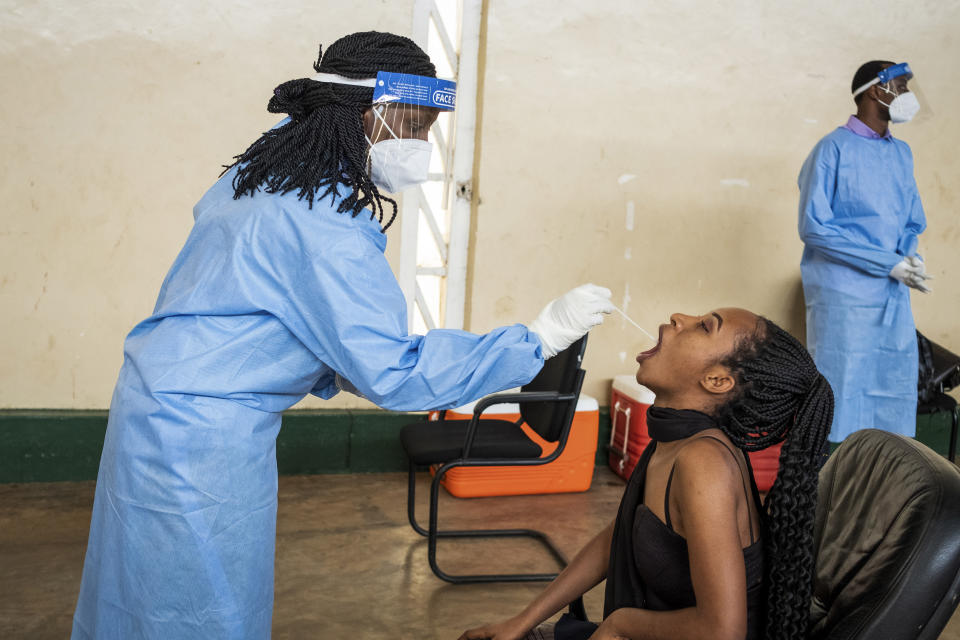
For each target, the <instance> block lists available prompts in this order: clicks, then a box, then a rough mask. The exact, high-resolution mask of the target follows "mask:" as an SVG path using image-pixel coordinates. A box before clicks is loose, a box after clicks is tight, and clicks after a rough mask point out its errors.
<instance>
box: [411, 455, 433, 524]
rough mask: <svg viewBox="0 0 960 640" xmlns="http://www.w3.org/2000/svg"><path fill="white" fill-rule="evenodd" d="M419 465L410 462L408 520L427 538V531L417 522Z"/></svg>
mask: <svg viewBox="0 0 960 640" xmlns="http://www.w3.org/2000/svg"><path fill="white" fill-rule="evenodd" d="M416 496H417V465H416V464H414V463H413V461H411V462H410V472H409V474H408V478H407V520H409V521H410V526H411V527H413V530H414V531H416V532H417V533H419V534H420V535H422V536H423V537H424V538H426V537H427V535H428V534H427V530H426V529H424V528H423V527H421V526H420V524H419V523H418V522H417V513H416V511H417V497H416Z"/></svg>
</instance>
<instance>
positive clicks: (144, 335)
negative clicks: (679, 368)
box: [72, 32, 612, 640]
mask: <svg viewBox="0 0 960 640" xmlns="http://www.w3.org/2000/svg"><path fill="white" fill-rule="evenodd" d="M314 69H315V71H316V72H317V75H316V76H313V77H312V78H302V79H298V80H292V81H290V82H286V83H284V84H281V85H280V86H279V87H277V88H276V90H275V91H274V95H273V97H272V98H271V100H270V104H269V107H268V109H269V111H271V112H274V113H286V114H288V115H289V118H288V119H286V120H284V121H283V122H281V123H280V124H279V125H278V126H277V127H275V128H274V129H272V130H270V131H268V132H266V133H265V134H263V136H262V137H261V138H259V139H258V140H257V141H256V142H254V143H253V144H252V145H251V146H250V147H249V148H248V149H247V150H246V152H244V153H243V154H242V155H240V156H238V158H237V162H236V163H235V164H234V165H233V166H232V167H230V168H229V170H228V171H227V172H226V173H225V174H224V175H223V176H222V177H221V178H220V180H219V181H218V182H216V184H214V185H213V187H211V188H210V190H209V191H208V192H207V193H206V194H205V195H204V196H203V197H202V198H201V199H200V201H199V202H198V203H197V205H196V207H195V208H194V218H195V224H194V227H193V230H192V231H191V233H190V236H189V238H188V239H187V242H186V245H185V246H184V248H183V250H182V251H181V252H180V254H179V255H178V256H177V258H176V261H175V262H174V264H173V266H172V267H171V269H170V272H169V273H168V274H167V277H166V280H165V281H164V283H163V286H162V288H161V290H160V295H159V298H158V300H157V303H156V307H155V309H154V312H153V314H152V315H151V316H150V317H149V318H147V319H146V320H144V321H143V322H141V323H140V324H138V325H137V326H136V327H134V329H133V330H132V331H131V332H130V334H129V336H128V337H127V340H126V342H125V345H124V363H123V367H122V369H121V370H120V375H119V380H118V382H117V386H116V389H115V391H114V395H113V399H112V402H111V407H110V419H109V425H108V427H107V434H106V441H105V442H104V448H103V455H102V458H101V462H100V471H99V475H98V478H97V488H96V498H95V502H94V507H93V515H92V520H91V524H90V537H89V543H88V546H87V553H86V559H85V562H84V568H83V580H82V585H81V589H80V596H79V601H78V603H77V608H76V613H75V615H74V624H73V636H72V637H73V638H74V639H86V638H98V639H106V638H109V639H118V640H120V639H122V640H135V639H139V638H151V639H156V640H178V639H182V638H191V639H203V640H217V639H265V638H269V637H270V628H271V615H272V608H273V560H274V538H275V527H276V511H277V463H276V450H275V444H276V437H277V433H278V431H279V429H280V416H281V412H282V411H283V410H284V409H287V408H288V407H290V406H291V405H293V404H294V403H296V402H297V401H298V400H300V399H301V398H303V397H304V396H305V395H306V394H308V393H312V394H315V395H317V396H319V397H321V398H330V397H332V396H334V395H336V394H337V392H338V391H339V390H341V389H347V390H349V391H352V392H355V393H357V394H358V395H362V396H364V397H366V398H368V399H370V400H371V401H372V402H374V403H376V404H377V405H379V406H381V407H384V408H387V409H393V410H401V411H403V410H422V409H430V408H436V407H454V406H457V405H460V404H463V403H465V402H468V401H471V400H474V399H476V398H478V397H480V396H483V395H485V394H488V393H492V392H496V391H500V390H503V389H507V388H511V387H516V386H518V385H522V384H524V383H526V382H528V381H530V380H531V379H532V378H533V377H534V376H535V375H536V373H537V372H538V371H539V370H540V368H541V367H542V365H543V361H544V358H548V357H550V356H552V355H554V354H555V353H557V352H558V351H560V350H562V349H564V348H565V347H566V346H568V345H569V344H571V343H572V342H573V341H575V340H576V339H578V338H579V337H580V336H582V335H583V334H584V333H586V332H587V331H588V330H589V329H590V328H591V327H593V326H595V325H597V324H599V323H600V322H601V319H602V314H603V313H609V312H610V311H611V310H612V307H611V306H610V301H609V296H610V292H609V291H608V290H606V289H603V288H602V287H596V286H593V285H584V286H582V287H578V288H576V289H574V290H573V291H571V292H570V293H568V294H566V295H564V296H562V297H560V298H558V299H556V300H554V301H553V302H551V303H550V304H549V305H547V307H546V308H545V309H544V311H543V312H541V314H540V315H539V316H538V317H537V319H535V320H534V322H533V323H531V324H530V325H529V326H524V325H522V324H515V325H513V326H508V327H501V328H499V329H496V330H494V331H491V332H490V333H488V334H486V335H475V334H472V333H467V332H464V331H453V330H435V331H430V332H428V333H427V334H426V335H410V334H408V333H407V318H406V303H405V301H404V297H403V294H402V293H401V291H400V289H399V287H398V285H397V282H396V279H395V278H394V276H393V274H392V272H391V270H390V267H389V266H388V264H387V261H386V259H385V258H384V253H383V251H384V247H385V246H386V236H385V235H384V231H385V229H386V228H387V227H389V226H390V223H391V222H392V221H393V217H394V216H395V214H396V205H395V202H394V201H393V200H391V199H389V198H388V197H387V196H385V195H383V193H384V192H385V191H389V192H397V191H400V190H402V189H404V188H406V187H408V186H411V185H414V184H416V183H419V182H423V181H425V180H426V178H427V167H428V165H429V160H430V143H429V142H427V132H428V131H429V129H430V125H431V124H432V123H433V122H434V120H435V119H436V118H437V115H438V110H439V109H451V108H453V105H454V101H455V93H454V91H455V88H454V86H453V83H452V82H449V81H443V80H438V79H437V78H436V71H435V69H434V66H433V64H432V63H431V62H430V59H429V58H428V57H427V55H426V54H425V53H424V52H423V51H422V50H421V49H420V48H419V47H417V45H416V44H414V43H413V42H412V41H411V40H409V39H407V38H403V37H400V36H395V35H391V34H387V33H376V32H367V33H356V34H353V35H350V36H346V37H344V38H342V39H340V40H338V41H336V42H335V43H334V44H332V45H331V46H330V47H329V48H328V49H327V51H326V53H325V54H323V55H322V56H321V58H320V60H319V61H318V62H317V63H316V64H315V65H314ZM384 203H388V204H389V205H390V206H391V209H392V211H393V215H392V216H391V217H390V219H389V220H388V221H387V223H386V224H383V226H382V227H381V224H382V221H383V217H384V216H383V214H384Z"/></svg>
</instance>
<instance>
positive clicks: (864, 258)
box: [797, 140, 903, 277]
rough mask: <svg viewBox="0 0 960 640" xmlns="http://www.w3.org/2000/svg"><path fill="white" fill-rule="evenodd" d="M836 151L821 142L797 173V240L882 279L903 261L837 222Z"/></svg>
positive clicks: (831, 143) (827, 143) (832, 146)
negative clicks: (851, 232)
mask: <svg viewBox="0 0 960 640" xmlns="http://www.w3.org/2000/svg"><path fill="white" fill-rule="evenodd" d="M839 154H840V152H839V149H838V148H837V146H836V145H835V144H834V143H833V142H832V141H830V140H821V141H820V143H819V144H817V146H816V147H814V149H813V151H812V152H810V155H809V156H808V157H807V160H806V161H805V162H804V163H803V168H802V169H801V170H800V177H799V179H798V181H797V182H798V184H799V186H800V211H799V222H798V230H799V232H800V239H801V240H803V242H804V244H805V245H806V246H808V247H812V248H813V249H815V250H816V251H818V252H820V253H822V254H823V255H825V256H826V257H828V258H830V259H831V260H834V261H836V262H840V263H842V264H845V265H847V266H849V267H853V268H855V269H859V270H860V271H864V272H866V273H868V274H870V275H873V276H877V277H886V276H889V275H890V270H891V269H893V267H894V266H895V265H896V264H897V263H898V262H900V261H901V260H902V259H903V256H901V255H899V254H898V253H896V252H894V251H887V250H884V249H882V248H879V247H875V246H870V245H869V244H865V243H864V242H862V241H860V240H858V239H856V238H854V237H852V236H851V234H850V233H849V232H848V231H847V230H846V229H844V228H843V226H842V225H840V224H838V223H837V219H836V216H835V215H834V211H833V208H832V206H831V201H832V200H833V194H834V192H835V190H836V187H837V164H838V161H839Z"/></svg>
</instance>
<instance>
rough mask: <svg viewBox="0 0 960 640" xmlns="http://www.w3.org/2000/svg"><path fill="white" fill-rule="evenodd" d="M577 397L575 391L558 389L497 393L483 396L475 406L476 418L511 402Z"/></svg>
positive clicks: (474, 413)
mask: <svg viewBox="0 0 960 640" xmlns="http://www.w3.org/2000/svg"><path fill="white" fill-rule="evenodd" d="M576 397H577V394H575V393H560V392H558V391H516V392H514V393H497V394H495V395H492V396H487V397H486V398H481V399H480V400H479V401H478V402H477V404H476V406H474V408H473V415H474V417H475V418H477V417H480V414H481V413H483V412H484V411H486V410H487V409H488V408H489V407H492V406H494V405H497V404H507V403H510V402H518V403H519V402H569V401H570V400H573V399H575V398H576Z"/></svg>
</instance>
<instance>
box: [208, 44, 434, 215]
mask: <svg viewBox="0 0 960 640" xmlns="http://www.w3.org/2000/svg"><path fill="white" fill-rule="evenodd" d="M313 68H314V70H315V71H317V72H318V73H332V74H336V75H340V76H344V77H347V78H355V79H359V78H372V77H375V76H376V75H377V72H378V71H389V72H396V73H410V74H415V75H420V76H429V77H436V75H437V71H436V68H435V67H434V66H433V63H432V62H430V58H429V56H427V54H426V53H424V52H423V50H422V49H421V48H420V47H418V46H417V45H416V43H414V42H413V40H410V39H409V38H405V37H403V36H398V35H394V34H391V33H380V32H377V31H366V32H362V33H354V34H351V35H348V36H344V37H343V38H340V39H339V40H337V41H336V42H334V43H333V44H331V45H330V46H329V47H327V51H326V53H324V52H323V48H322V47H321V48H320V53H319V55H318V58H317V61H316V62H315V63H314V65H313ZM372 102H373V89H372V88H370V87H360V86H354V85H345V84H333V83H329V82H319V81H316V80H311V79H309V78H300V79H297V80H290V81H288V82H284V83H283V84H281V85H280V86H278V87H277V88H276V89H274V90H273V97H272V98H270V102H269V104H268V105H267V111H269V112H270V113H286V114H288V115H289V116H290V121H289V122H287V123H286V124H284V125H282V126H280V127H276V128H274V129H271V130H270V131H267V132H266V133H264V134H263V135H262V136H261V137H260V138H259V139H258V140H257V141H256V142H254V143H253V144H251V145H250V146H249V147H248V148H247V150H246V151H244V152H243V153H242V154H240V155H238V156H235V157H234V162H233V164H230V165H226V167H225V169H224V173H226V171H229V170H230V169H231V168H232V167H234V166H238V165H239V168H238V169H237V174H236V176H235V177H234V179H233V190H234V194H233V197H234V198H235V199H238V198H240V197H242V196H244V195H250V196H252V195H253V194H255V193H256V192H257V191H259V190H260V188H261V187H262V188H263V190H264V191H266V192H267V193H280V194H286V193H289V192H290V191H294V190H296V191H297V197H298V198H301V199H305V200H306V201H307V203H308V205H309V207H310V208H311V209H312V208H313V203H314V201H315V200H322V199H323V198H326V197H327V196H328V195H329V196H331V198H334V199H335V198H337V197H340V195H341V194H340V191H339V189H338V185H341V184H342V185H343V186H344V187H346V188H347V190H349V193H347V194H345V196H344V197H343V199H342V200H341V202H340V205H339V206H338V207H337V211H338V212H339V213H345V212H347V211H349V212H350V213H351V215H352V216H353V217H356V216H357V215H358V214H359V213H360V210H361V209H363V208H364V207H367V206H370V207H371V209H372V210H373V212H372V213H371V214H370V217H371V219H372V218H373V217H374V216H375V215H376V216H378V219H379V221H380V223H381V224H383V201H384V200H386V201H387V202H389V203H390V204H391V205H392V207H393V214H392V215H391V217H390V220H389V221H388V222H387V224H386V225H383V231H386V230H387V228H388V227H389V226H390V225H391V224H392V223H393V221H394V219H395V218H396V216H397V203H396V201H394V200H393V199H391V198H388V197H386V196H384V195H381V193H380V191H379V190H378V189H377V187H376V185H374V184H373V181H372V180H371V179H370V176H369V175H368V173H367V170H366V154H367V142H366V139H365V137H364V132H363V112H364V110H366V109H367V108H369V107H370V106H371V103H372ZM221 175H222V174H221ZM318 193H319V195H318Z"/></svg>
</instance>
